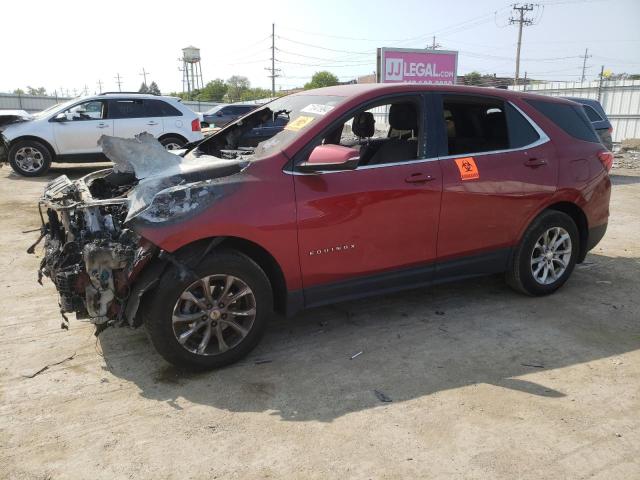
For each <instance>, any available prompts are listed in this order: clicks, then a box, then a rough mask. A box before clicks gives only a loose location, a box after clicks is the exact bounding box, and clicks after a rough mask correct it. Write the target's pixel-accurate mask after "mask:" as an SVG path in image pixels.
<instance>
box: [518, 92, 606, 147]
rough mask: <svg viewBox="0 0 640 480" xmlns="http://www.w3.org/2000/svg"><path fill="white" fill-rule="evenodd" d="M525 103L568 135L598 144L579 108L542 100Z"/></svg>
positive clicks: (582, 110) (595, 135) (587, 120)
mask: <svg viewBox="0 0 640 480" xmlns="http://www.w3.org/2000/svg"><path fill="white" fill-rule="evenodd" d="M527 102H528V103H529V104H530V105H531V106H532V107H534V108H535V109H536V110H538V111H539V112H540V113H542V114H543V115H544V116H545V117H547V118H548V119H549V120H551V121H552V122H553V123H555V124H556V125H557V126H558V127H560V128H561V129H562V130H564V132H565V133H567V134H568V135H571V136H572V137H574V138H577V139H578V140H584V141H585V142H593V143H600V140H599V139H598V135H597V134H596V132H595V130H594V129H593V126H592V125H591V123H590V122H589V119H588V118H587V115H586V114H585V111H584V109H583V108H582V107H581V106H579V105H570V104H566V103H557V102H545V101H544V100H527Z"/></svg>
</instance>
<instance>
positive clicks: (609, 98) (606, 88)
mask: <svg viewBox="0 0 640 480" xmlns="http://www.w3.org/2000/svg"><path fill="white" fill-rule="evenodd" d="M509 89H511V90H519V91H526V92H528V93H537V94H540V95H549V96H552V97H581V98H593V99H595V100H599V101H600V103H601V104H602V107H603V108H604V111H605V112H606V114H607V116H608V117H609V120H610V121H611V125H612V126H613V134H612V135H613V141H614V142H621V141H622V140H624V139H626V138H640V80H612V81H603V82H602V85H600V82H598V81H593V82H584V83H581V82H548V83H540V84H534V85H527V86H526V89H525V86H523V85H518V86H517V87H509Z"/></svg>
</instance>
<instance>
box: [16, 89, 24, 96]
mask: <svg viewBox="0 0 640 480" xmlns="http://www.w3.org/2000/svg"><path fill="white" fill-rule="evenodd" d="M13 94H14V95H24V90H22V89H21V88H16V89H15V90H14V91H13Z"/></svg>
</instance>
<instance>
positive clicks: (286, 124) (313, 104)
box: [253, 95, 345, 159]
mask: <svg viewBox="0 0 640 480" xmlns="http://www.w3.org/2000/svg"><path fill="white" fill-rule="evenodd" d="M344 100H345V97H336V96H330V95H289V96H286V97H282V98H278V99H276V100H274V101H273V102H270V103H268V104H267V105H265V106H264V108H263V109H268V110H269V111H270V112H271V119H270V120H271V122H275V123H276V124H280V125H282V129H281V130H279V129H275V131H274V132H273V135H272V136H270V137H268V138H266V139H264V140H263V141H262V142H260V143H258V146H257V147H256V149H255V150H254V157H253V158H254V159H259V158H264V157H267V156H269V155H271V154H273V153H275V152H276V151H278V150H281V149H282V148H283V147H284V146H285V145H288V144H289V143H291V142H292V141H293V140H294V139H295V138H296V137H297V136H298V135H300V134H301V133H302V132H304V131H305V130H306V129H307V128H309V127H310V126H311V125H313V124H315V123H316V122H318V121H319V120H320V119H321V118H322V117H323V116H324V115H326V114H327V113H329V112H330V111H331V110H333V109H334V108H335V107H336V106H337V105H339V104H340V103H342V102H343V101H344ZM263 109H261V110H263ZM276 118H277V119H278V121H276Z"/></svg>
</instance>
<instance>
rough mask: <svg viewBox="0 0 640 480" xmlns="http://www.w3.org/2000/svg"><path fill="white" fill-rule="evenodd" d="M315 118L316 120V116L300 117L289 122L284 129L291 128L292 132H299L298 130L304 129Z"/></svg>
mask: <svg viewBox="0 0 640 480" xmlns="http://www.w3.org/2000/svg"><path fill="white" fill-rule="evenodd" d="M314 120H315V117H305V116H302V117H298V118H296V119H295V120H294V121H292V122H289V123H288V124H287V126H286V127H284V129H285V130H291V131H292V132H297V131H298V130H302V129H303V128H304V127H306V126H307V125H309V124H310V123H311V122H313V121H314Z"/></svg>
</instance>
